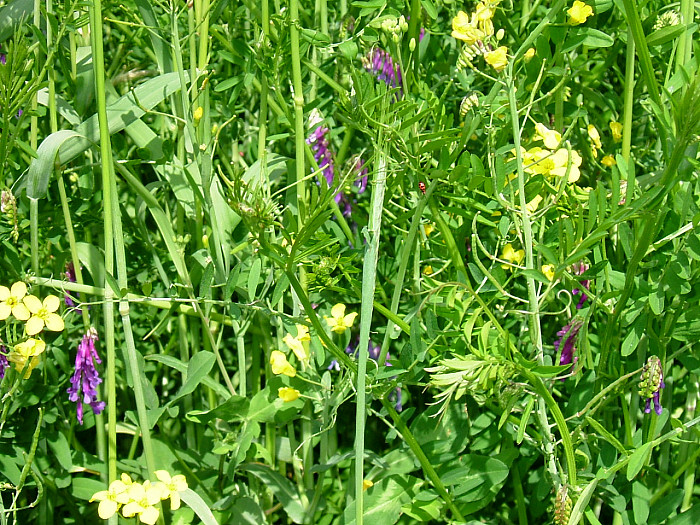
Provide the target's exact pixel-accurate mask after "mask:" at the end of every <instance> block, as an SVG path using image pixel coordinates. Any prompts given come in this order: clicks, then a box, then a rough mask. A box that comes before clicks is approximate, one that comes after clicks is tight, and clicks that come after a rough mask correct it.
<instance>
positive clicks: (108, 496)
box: [90, 476, 131, 520]
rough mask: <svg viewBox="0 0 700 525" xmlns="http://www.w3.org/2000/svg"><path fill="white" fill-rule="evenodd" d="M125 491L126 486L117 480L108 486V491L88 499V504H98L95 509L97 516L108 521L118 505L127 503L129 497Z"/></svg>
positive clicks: (97, 493)
mask: <svg viewBox="0 0 700 525" xmlns="http://www.w3.org/2000/svg"><path fill="white" fill-rule="evenodd" d="M127 477H128V476H127ZM129 481H131V479H129ZM129 485H131V483H129ZM127 489H128V485H127V484H125V483H124V482H123V481H120V480H118V479H117V480H114V481H112V483H110V484H109V489H108V490H101V491H99V492H96V493H95V494H94V495H93V496H92V498H90V502H93V501H99V502H100V505H99V506H98V507H97V514H99V516H100V518H102V519H103V520H108V519H109V518H111V517H112V516H114V514H115V513H116V512H117V510H119V506H120V505H124V504H125V503H128V502H129V496H128V494H127V493H126V491H127Z"/></svg>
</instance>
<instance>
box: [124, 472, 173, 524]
mask: <svg viewBox="0 0 700 525" xmlns="http://www.w3.org/2000/svg"><path fill="white" fill-rule="evenodd" d="M162 494H163V492H162V488H161V487H159V486H157V485H151V482H150V481H148V480H146V481H144V482H143V485H142V484H141V483H133V484H132V485H131V486H130V487H128V489H127V495H128V496H129V502H128V503H127V504H126V505H124V507H122V514H123V515H124V517H125V518H131V517H132V516H135V515H138V517H139V521H140V522H141V523H145V524H146V525H153V524H154V523H155V522H156V521H158V516H159V515H160V511H159V510H158V509H157V508H156V507H155V506H154V505H156V504H157V503H158V502H159V501H160V500H161V495H162Z"/></svg>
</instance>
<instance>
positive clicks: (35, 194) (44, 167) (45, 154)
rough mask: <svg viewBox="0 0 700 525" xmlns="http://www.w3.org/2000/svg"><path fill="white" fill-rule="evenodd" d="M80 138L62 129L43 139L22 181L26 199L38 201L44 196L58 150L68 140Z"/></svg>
mask: <svg viewBox="0 0 700 525" xmlns="http://www.w3.org/2000/svg"><path fill="white" fill-rule="evenodd" d="M81 138H82V139H84V137H83V136H82V135H81V134H80V133H78V132H76V131H72V130H69V129H62V130H61V131H57V132H56V133H52V134H51V135H49V136H48V137H46V138H45V139H44V141H43V142H42V143H41V144H40V145H39V149H37V151H36V155H37V156H36V158H35V159H32V163H31V164H30V165H29V173H28V175H27V178H26V180H24V182H25V183H26V185H27V197H29V198H30V199H34V200H38V199H42V198H44V197H45V196H46V192H47V191H48V188H49V181H50V180H51V176H52V175H53V171H54V165H55V164H56V157H57V156H58V151H59V149H60V148H61V146H63V145H64V144H66V143H67V142H68V141H69V140H71V139H81ZM20 184H22V183H21V182H20Z"/></svg>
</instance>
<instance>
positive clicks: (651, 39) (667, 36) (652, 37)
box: [646, 24, 697, 47]
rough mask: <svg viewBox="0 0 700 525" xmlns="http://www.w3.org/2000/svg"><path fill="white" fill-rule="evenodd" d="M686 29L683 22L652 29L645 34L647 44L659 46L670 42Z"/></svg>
mask: <svg viewBox="0 0 700 525" xmlns="http://www.w3.org/2000/svg"><path fill="white" fill-rule="evenodd" d="M691 25H695V24H691ZM696 28H697V26H696ZM686 29H687V28H686V26H685V25H683V24H678V25H675V26H666V27H662V28H661V29H657V30H656V31H653V32H652V33H651V34H649V35H647V37H646V40H647V46H649V47H653V46H661V45H663V44H665V43H666V42H670V41H671V40H673V39H674V38H677V37H679V36H681V35H682V34H683V33H684V32H685V31H686Z"/></svg>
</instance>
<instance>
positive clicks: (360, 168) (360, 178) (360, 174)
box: [351, 156, 369, 193]
mask: <svg viewBox="0 0 700 525" xmlns="http://www.w3.org/2000/svg"><path fill="white" fill-rule="evenodd" d="M351 162H352V163H353V166H354V168H355V173H357V179H356V180H355V186H357V188H358V189H357V193H364V192H365V190H366V189H367V174H368V173H369V170H368V169H367V166H365V161H364V160H363V159H362V158H361V157H358V156H355V157H353V158H352V159H351Z"/></svg>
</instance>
